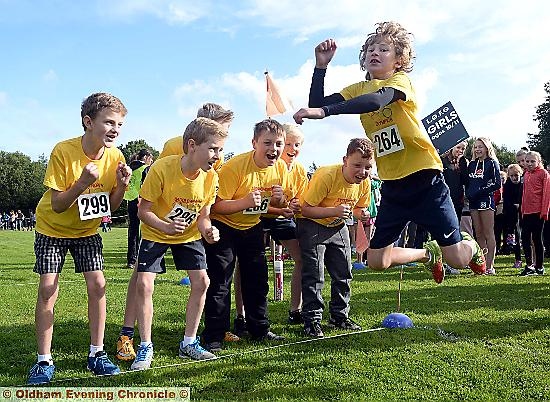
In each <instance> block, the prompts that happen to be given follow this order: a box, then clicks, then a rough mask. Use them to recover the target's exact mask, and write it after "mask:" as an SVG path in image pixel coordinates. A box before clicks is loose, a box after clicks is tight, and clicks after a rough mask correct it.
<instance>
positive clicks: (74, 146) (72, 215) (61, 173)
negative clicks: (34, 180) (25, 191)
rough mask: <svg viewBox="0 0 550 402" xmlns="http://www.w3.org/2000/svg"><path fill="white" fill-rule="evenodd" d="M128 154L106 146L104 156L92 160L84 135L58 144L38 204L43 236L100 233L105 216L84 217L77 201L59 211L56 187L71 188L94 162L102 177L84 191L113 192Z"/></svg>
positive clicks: (40, 228) (37, 214) (61, 236)
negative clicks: (55, 203)
mask: <svg viewBox="0 0 550 402" xmlns="http://www.w3.org/2000/svg"><path fill="white" fill-rule="evenodd" d="M119 161H122V162H125V160H124V155H122V152H120V150H119V149H118V148H116V147H111V148H107V147H106V148H105V152H104V153H103V156H102V157H101V159H98V160H92V159H90V158H88V157H87V156H86V154H85V153H84V150H83V149H82V137H76V138H71V139H69V140H65V141H62V142H60V143H58V144H57V145H56V146H55V147H54V149H53V151H52V153H51V155H50V160H49V161H48V167H47V168H46V174H45V176H44V185H45V186H46V187H48V190H47V191H46V192H45V193H44V195H43V196H42V198H41V199H40V201H39V202H38V206H37V207H36V231H37V232H38V233H42V234H43V235H46V236H50V237H58V238H80V237H87V236H92V235H94V234H96V233H97V228H98V227H99V224H100V223H101V218H95V219H88V220H80V214H79V212H78V205H77V203H76V202H75V203H73V205H71V206H70V207H69V208H68V209H67V210H66V211H64V212H61V213H57V212H54V211H53V209H52V202H51V201H52V189H53V190H57V191H66V190H68V189H69V188H70V187H71V186H72V185H73V184H74V183H75V182H76V181H77V180H78V179H79V178H80V176H81V175H82V170H83V169H84V167H85V166H86V165H87V164H88V163H90V162H93V163H94V164H95V165H96V166H97V168H98V170H99V178H98V179H97V181H96V182H95V183H93V184H92V185H91V186H90V187H88V189H87V190H86V191H84V192H83V193H82V194H89V193H101V192H107V193H111V191H112V190H113V189H114V188H115V187H116V169H117V166H118V162H119Z"/></svg>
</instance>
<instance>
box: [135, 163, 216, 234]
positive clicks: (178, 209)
mask: <svg viewBox="0 0 550 402" xmlns="http://www.w3.org/2000/svg"><path fill="white" fill-rule="evenodd" d="M217 187H218V175H217V173H216V172H215V171H214V169H210V170H209V171H208V172H205V171H203V170H200V172H199V175H198V176H197V177H196V178H195V179H194V180H190V179H188V178H187V177H185V176H184V175H183V173H182V171H181V155H171V156H167V157H166V158H162V159H159V160H157V161H156V162H155V163H153V165H152V166H151V168H150V169H149V173H147V177H146V178H145V180H144V182H143V185H142V186H141V190H140V192H139V195H140V197H141V198H143V199H145V200H147V201H150V202H152V203H153V205H152V207H151V211H152V212H154V214H155V215H156V216H158V217H159V218H160V219H164V220H166V221H168V219H169V216H171V217H174V216H178V217H182V218H184V219H188V220H189V223H191V225H190V226H188V227H187V229H186V230H185V231H184V232H183V233H179V234H176V235H167V234H166V233H163V232H161V231H159V230H157V229H155V228H153V227H151V226H148V225H147V224H145V223H142V224H141V236H142V237H143V238H144V239H146V240H151V241H155V242H159V243H167V244H179V243H187V242H190V241H194V240H199V239H200V238H201V234H200V232H199V229H198V228H197V218H198V216H199V213H200V211H201V209H202V208H203V207H205V206H208V205H211V204H213V203H214V201H215V199H216V191H217Z"/></svg>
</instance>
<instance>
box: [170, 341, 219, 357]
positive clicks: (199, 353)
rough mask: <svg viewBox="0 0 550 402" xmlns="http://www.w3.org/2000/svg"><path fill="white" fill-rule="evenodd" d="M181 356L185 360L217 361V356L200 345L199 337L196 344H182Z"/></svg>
mask: <svg viewBox="0 0 550 402" xmlns="http://www.w3.org/2000/svg"><path fill="white" fill-rule="evenodd" d="M179 356H180V357H183V358H184V359H193V360H210V359H217V356H216V355H215V354H213V353H210V352H209V351H207V350H206V349H204V348H203V347H202V346H201V344H200V339H199V337H198V336H197V338H196V339H195V342H193V343H190V344H189V345H186V346H183V341H181V342H180V350H179Z"/></svg>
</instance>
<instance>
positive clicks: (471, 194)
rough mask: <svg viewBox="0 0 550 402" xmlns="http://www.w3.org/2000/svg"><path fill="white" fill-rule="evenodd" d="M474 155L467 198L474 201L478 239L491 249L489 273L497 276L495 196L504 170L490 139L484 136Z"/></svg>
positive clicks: (478, 141) (471, 201)
mask: <svg viewBox="0 0 550 402" xmlns="http://www.w3.org/2000/svg"><path fill="white" fill-rule="evenodd" d="M472 153H473V158H472V159H473V160H472V161H471V162H470V163H469V164H468V184H467V186H466V197H468V201H469V202H470V214H471V215H472V223H473V224H474V231H475V234H476V240H477V242H478V244H479V245H480V247H481V248H486V249H487V255H486V257H485V258H486V261H487V268H486V274H487V275H494V274H495V268H494V266H493V263H494V260H495V252H496V243H495V232H494V226H495V213H494V211H495V199H494V198H493V193H494V192H495V190H498V189H499V188H500V187H501V185H502V183H501V179H500V167H499V164H498V160H497V157H496V154H495V150H494V148H493V144H492V143H491V141H490V140H489V139H488V138H484V137H480V138H478V139H477V140H475V142H474V147H473V150H472Z"/></svg>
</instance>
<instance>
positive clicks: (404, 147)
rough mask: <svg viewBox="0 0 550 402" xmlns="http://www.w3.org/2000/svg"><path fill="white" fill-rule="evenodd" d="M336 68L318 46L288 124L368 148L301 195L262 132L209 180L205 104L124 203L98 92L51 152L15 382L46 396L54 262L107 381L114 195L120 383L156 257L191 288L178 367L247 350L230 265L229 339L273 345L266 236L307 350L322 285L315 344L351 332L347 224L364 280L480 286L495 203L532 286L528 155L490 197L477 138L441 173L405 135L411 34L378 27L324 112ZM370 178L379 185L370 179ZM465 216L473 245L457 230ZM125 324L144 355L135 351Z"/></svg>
mask: <svg viewBox="0 0 550 402" xmlns="http://www.w3.org/2000/svg"><path fill="white" fill-rule="evenodd" d="M335 51H336V43H335V41H334V40H332V39H327V40H325V41H323V42H321V43H320V44H319V45H318V46H317V47H316V48H315V57H316V66H315V70H314V73H313V78H312V84H311V90H310V94H309V106H310V107H309V108H303V109H300V110H299V111H298V112H296V114H295V115H294V120H295V121H296V123H298V124H302V123H303V122H304V119H322V118H325V117H328V116H331V115H336V114H359V115H360V118H361V123H362V125H363V127H364V130H365V133H366V135H367V137H368V138H354V139H352V140H351V141H350V142H349V144H348V145H347V149H345V153H344V155H343V159H342V162H341V163H338V164H335V165H330V166H324V167H321V168H319V169H318V170H317V171H316V172H315V173H314V174H313V176H312V177H311V179H310V180H308V177H307V175H306V172H305V169H304V168H303V166H302V165H300V164H299V163H298V162H297V161H296V158H297V156H298V154H299V152H300V150H301V146H302V144H303V142H304V136H303V134H302V132H301V131H300V129H299V128H298V126H296V125H294V124H292V125H290V124H287V125H282V124H280V123H279V122H277V121H276V120H273V119H267V120H262V121H260V122H258V123H256V124H255V126H254V130H253V133H252V150H250V151H248V152H244V153H242V154H239V155H236V156H233V157H232V158H230V159H229V160H228V161H226V162H225V163H223V154H222V152H223V147H224V142H225V140H226V138H227V136H228V129H229V126H230V123H231V121H232V119H233V113H232V112H231V111H228V110H225V109H223V108H222V107H220V106H219V105H216V104H211V103H209V104H205V105H204V106H203V107H202V108H201V109H199V112H198V116H197V118H196V119H194V120H193V121H192V122H190V123H189V125H188V126H187V128H186V129H185V132H184V134H183V136H178V137H175V138H173V139H171V140H169V141H168V142H167V143H166V145H165V149H164V150H163V153H162V154H161V157H160V158H159V160H157V161H156V162H155V163H154V164H152V165H151V167H150V169H149V171H148V173H147V175H146V176H145V175H142V174H141V172H138V173H137V176H136V177H137V179H138V181H139V182H140V183H139V185H136V186H135V191H134V193H133V194H131V196H130V195H128V186H129V184H130V183H131V178H132V169H131V168H130V166H128V165H126V162H125V160H124V156H123V155H122V153H121V152H120V151H119V150H118V149H117V148H116V147H115V146H114V142H115V140H116V138H117V137H118V135H119V134H120V128H121V126H122V124H123V122H124V119H125V116H126V113H127V111H126V108H125V107H124V105H123V104H122V102H121V101H120V100H119V99H118V98H116V97H114V96H112V95H110V94H106V93H96V94H93V95H90V96H89V97H88V98H86V99H85V100H84V101H83V103H82V107H81V118H82V125H83V128H84V134H83V135H82V136H79V137H76V138H72V139H69V140H66V141H63V142H61V143H59V144H57V145H56V146H55V148H54V150H53V151H52V153H51V157H50V160H49V163H48V167H47V171H46V176H45V179H44V184H45V185H46V186H47V187H48V190H47V191H46V193H45V194H44V196H43V197H42V199H41V200H40V203H39V205H38V207H37V211H36V215H37V226H36V237H35V254H36V264H35V267H34V271H35V272H37V273H38V274H40V285H39V289H38V297H37V303H36V311H35V317H36V318H35V322H36V323H35V326H36V336H37V345H38V360H37V362H36V364H35V365H34V366H33V367H32V368H31V370H30V372H29V379H28V383H29V384H42V383H48V382H50V381H51V379H52V377H53V375H54V371H55V365H54V362H53V358H52V354H51V344H52V337H53V324H54V306H55V302H56V299H57V295H58V289H59V285H58V282H59V275H60V273H61V269H62V267H63V264H64V261H65V256H66V254H67V252H70V253H71V255H72V256H73V259H74V262H75V271H76V272H78V273H83V275H84V279H85V281H86V288H87V295H88V298H87V303H88V319H89V329H90V348H89V353H88V358H87V365H88V369H89V370H91V371H92V372H93V373H94V374H96V375H115V374H118V373H119V372H120V369H119V367H118V366H117V365H116V364H114V363H113V362H112V361H111V360H110V359H109V358H108V356H107V354H106V352H105V351H104V344H103V338H104V331H105V319H106V295H105V278H104V275H103V266H104V260H103V254H102V248H103V246H102V240H101V236H100V235H99V234H98V233H97V228H98V227H99V225H100V223H101V222H102V221H103V220H106V219H107V218H106V217H108V216H110V215H111V212H112V211H114V210H115V209H116V208H118V206H119V205H120V203H121V201H122V199H123V196H124V195H125V193H126V194H127V196H126V198H128V199H130V200H131V201H135V203H136V205H135V207H136V211H135V213H136V216H137V217H138V219H139V221H140V222H141V241H140V242H139V246H137V244H136V242H135V239H134V237H132V239H129V242H130V240H131V244H132V245H133V248H134V249H135V250H133V251H132V255H130V254H129V255H128V264H129V265H130V266H131V267H132V268H133V272H132V275H131V278H130V280H129V284H128V291H127V296H126V308H125V314H124V321H123V325H122V328H121V331H120V335H119V338H118V340H117V353H116V357H117V358H118V359H119V360H132V361H133V362H132V365H131V369H132V370H143V369H147V368H149V367H150V366H151V364H152V360H153V356H154V348H153V334H152V320H153V291H154V282H155V278H156V276H157V274H163V273H165V272H166V266H165V262H164V254H165V253H166V251H167V250H168V249H170V250H171V252H172V255H173V256H174V264H175V266H176V269H177V270H185V271H187V274H188V276H189V279H190V284H191V293H190V296H189V300H188V302H187V305H186V308H185V328H184V331H183V336H182V339H181V341H180V342H179V345H178V354H179V356H181V357H185V358H191V359H196V360H206V359H215V358H216V353H217V352H219V351H221V350H222V349H223V348H224V346H225V345H224V343H225V342H228V341H238V340H239V336H237V335H242V334H243V332H242V331H241V332H239V333H238V334H236V335H235V334H232V333H231V332H230V325H231V322H230V321H231V284H232V282H233V279H234V272H235V270H236V268H237V266H238V272H239V279H238V281H236V285H237V283H238V285H239V286H236V292H235V293H236V298H237V296H239V302H238V306H237V311H238V313H239V317H240V321H239V323H240V325H241V329H246V333H247V334H248V336H249V338H250V339H252V340H255V341H268V342H270V341H281V340H284V337H283V336H281V335H280V334H276V333H274V332H273V331H272V330H271V327H270V322H269V319H268V302H267V301H268V297H267V295H268V289H269V283H268V265H267V260H266V252H265V249H266V248H265V241H264V233H265V231H269V233H270V235H271V237H272V238H273V239H275V240H277V242H280V243H281V244H282V245H284V246H285V247H286V248H287V250H288V252H289V253H290V255H291V256H292V258H293V260H294V263H295V266H294V271H293V278H292V286H291V303H290V308H289V323H293V324H294V323H296V324H303V331H304V335H305V336H307V337H312V338H318V337H323V336H324V334H323V324H322V317H323V310H324V306H325V303H324V301H323V297H322V290H323V287H324V283H325V269H326V272H327V273H328V275H329V276H330V281H331V294H330V302H329V303H328V310H329V319H328V327H330V328H339V329H344V330H360V329H361V326H360V325H359V324H357V323H356V322H355V321H353V320H352V318H350V300H351V297H352V296H351V281H352V278H353V275H352V267H353V266H354V265H353V264H352V261H353V258H352V247H351V246H352V242H351V240H350V232H349V230H348V225H347V223H352V224H353V222H354V220H355V222H356V225H357V227H358V229H357V233H358V234H357V236H355V239H356V245H357V248H358V250H359V251H363V250H364V249H366V250H367V251H366V255H363V254H362V253H358V256H357V257H358V259H359V261H358V263H360V264H361V267H364V266H365V265H368V266H369V267H370V268H371V269H374V270H385V269H387V268H389V267H391V266H395V265H412V264H416V263H421V264H424V265H425V266H426V267H427V268H428V269H429V271H430V272H431V274H432V276H433V278H434V280H435V281H436V282H437V283H441V282H442V281H443V279H444V276H445V272H446V270H445V267H444V260H445V262H446V263H447V264H448V265H449V266H451V267H453V268H455V269H463V268H465V267H469V268H470V269H471V270H472V271H473V272H474V273H476V274H483V273H487V274H494V273H495V271H494V267H493V261H494V255H495V253H496V251H497V242H495V236H494V226H495V225H494V222H495V213H494V211H495V209H496V208H495V191H497V192H499V194H500V196H499V198H498V199H497V202H496V204H498V205H500V199H502V212H503V216H504V219H503V220H502V225H501V226H502V230H501V232H502V233H504V234H505V238H506V240H505V242H504V243H502V242H501V243H498V244H502V245H500V248H499V251H500V250H502V248H503V247H505V245H507V246H511V247H514V252H515V253H516V263H518V262H519V263H520V264H521V255H520V254H519V252H520V250H519V242H520V239H521V244H522V246H523V251H524V257H525V261H526V266H525V268H524V270H523V272H522V274H524V275H534V274H539V275H540V274H543V273H544V267H543V258H544V247H543V240H542V232H543V224H544V221H545V220H547V219H548V212H549V203H550V193H549V192H548V186H549V182H550V176H549V174H548V172H547V171H546V170H545V169H543V167H542V165H541V157H540V155H539V154H538V153H536V152H526V153H525V154H521V155H520V154H518V164H513V165H510V166H509V167H508V177H507V180H506V181H505V183H504V191H501V187H502V186H501V180H502V179H501V174H500V167H499V164H498V161H497V159H496V157H495V154H494V150H493V147H492V145H491V143H490V141H489V140H487V139H486V138H478V139H476V141H475V143H474V150H473V156H472V159H473V160H472V161H471V162H469V163H468V162H467V161H466V160H465V158H464V148H465V144H464V143H461V144H458V145H457V146H456V147H455V148H454V149H453V150H451V151H450V153H449V154H448V155H445V156H444V158H443V161H442V160H441V159H440V157H439V155H438V154H437V152H436V150H435V148H434V146H433V145H432V143H431V141H430V139H429V137H428V136H427V135H426V134H425V133H424V132H423V131H422V129H421V128H420V126H419V123H418V122H419V119H418V118H416V113H417V108H418V106H417V100H416V97H415V92H414V89H413V87H412V85H411V82H410V80H409V78H408V76H407V73H408V72H410V71H411V70H412V61H413V58H414V54H413V51H412V46H411V41H410V34H409V33H408V32H407V31H406V30H405V29H404V28H403V27H402V26H400V25H399V24H397V23H394V22H386V23H381V24H378V25H377V28H376V31H375V32H374V33H373V34H371V35H369V36H368V38H367V40H366V42H365V44H364V45H363V47H362V49H361V53H360V65H361V68H362V69H364V70H366V71H367V73H366V80H365V81H363V82H359V83H356V84H352V85H350V86H348V87H346V88H344V89H342V91H341V92H340V93H335V94H332V95H330V96H325V95H324V77H325V72H326V69H327V66H328V64H329V63H330V61H331V60H332V58H333V56H334V54H335ZM342 151H344V149H342ZM145 157H148V155H144V158H145ZM149 162H150V161H149ZM375 163H376V166H377V169H378V175H379V178H378V177H373V175H372V173H371V170H372V168H373V166H374V165H375ZM145 164H148V162H147V161H145V159H144V165H145ZM134 171H137V170H136V168H134ZM522 173H523V177H521V176H522ZM138 176H139V177H138ZM446 181H447V184H446ZM526 194H528V196H526ZM465 199H467V200H468V201H469V211H470V213H471V219H472V222H473V229H474V231H475V237H476V238H477V242H476V240H474V239H473V237H472V235H471V233H469V232H468V231H464V230H463V231H461V224H460V222H461V221H460V216H461V215H462V211H463V208H464V205H465V202H464V201H465ZM353 219H354V220H353ZM499 222H500V218H499ZM409 224H411V225H412V224H414V226H415V227H416V228H417V230H418V231H420V229H422V230H424V231H425V232H426V233H429V235H430V237H431V240H429V241H427V242H426V243H424V244H423V245H422V246H421V248H418V249H416V248H407V247H403V246H402V245H401V243H398V239H399V237H400V235H401V234H402V233H404V232H405V230H404V228H406V227H407V225H409ZM411 227H412V226H411ZM419 238H420V236H419ZM360 241H361V247H359V243H360ZM367 246H368V249H367ZM484 249H485V251H484ZM485 255H486V259H485ZM136 257H137V258H136ZM363 257H366V260H363ZM355 266H356V267H358V265H355ZM202 316H204V320H203V324H204V326H203V329H202V332H201V333H200V337H199V335H198V332H199V324H200V321H201V317H202ZM136 322H137V326H138V329H139V338H140V343H139V345H138V346H137V351H134V343H133V340H134V335H135V334H134V327H135V325H136Z"/></svg>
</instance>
